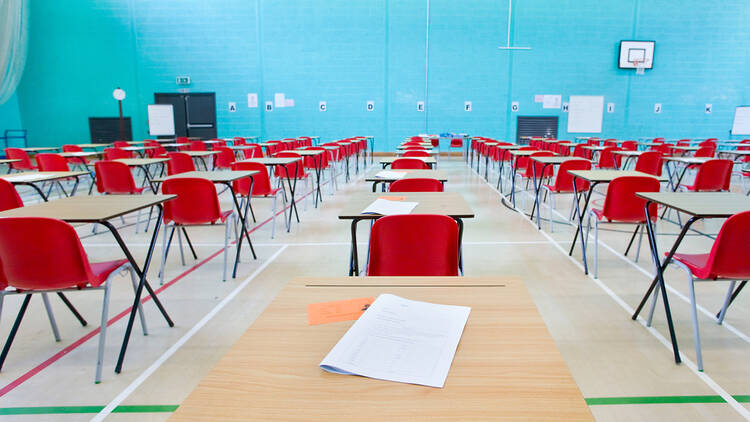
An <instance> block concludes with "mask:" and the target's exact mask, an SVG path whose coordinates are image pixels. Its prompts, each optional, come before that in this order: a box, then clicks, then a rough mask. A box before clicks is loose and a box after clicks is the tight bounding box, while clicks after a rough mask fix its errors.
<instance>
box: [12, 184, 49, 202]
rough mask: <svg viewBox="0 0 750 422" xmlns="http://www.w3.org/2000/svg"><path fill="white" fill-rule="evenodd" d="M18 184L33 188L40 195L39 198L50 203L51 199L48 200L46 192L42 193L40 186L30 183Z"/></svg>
mask: <svg viewBox="0 0 750 422" xmlns="http://www.w3.org/2000/svg"><path fill="white" fill-rule="evenodd" d="M17 184H19V185H26V186H31V187H32V188H34V190H35V191H36V192H37V193H38V194H39V196H41V197H42V199H43V200H44V202H48V201H49V198H47V195H45V194H44V192H43V191H42V189H41V188H40V187H39V186H37V185H35V184H34V183H30V182H17Z"/></svg>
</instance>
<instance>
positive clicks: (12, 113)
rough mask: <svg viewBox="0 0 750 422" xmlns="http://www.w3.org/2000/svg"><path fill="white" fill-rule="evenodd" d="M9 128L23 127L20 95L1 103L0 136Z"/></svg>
mask: <svg viewBox="0 0 750 422" xmlns="http://www.w3.org/2000/svg"><path fill="white" fill-rule="evenodd" d="M7 129H23V125H22V124H21V112H20V111H19V109H18V97H16V96H15V95H13V96H11V97H10V99H8V101H6V102H5V103H3V104H0V136H3V134H4V133H5V131H6V130H7Z"/></svg>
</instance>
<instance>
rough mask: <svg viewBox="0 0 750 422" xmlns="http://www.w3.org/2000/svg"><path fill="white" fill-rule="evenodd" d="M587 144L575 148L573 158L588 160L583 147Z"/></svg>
mask: <svg viewBox="0 0 750 422" xmlns="http://www.w3.org/2000/svg"><path fill="white" fill-rule="evenodd" d="M584 146H586V144H578V145H576V146H574V147H573V157H580V158H586V150H585V149H583V147H584Z"/></svg>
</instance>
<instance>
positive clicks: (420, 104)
mask: <svg viewBox="0 0 750 422" xmlns="http://www.w3.org/2000/svg"><path fill="white" fill-rule="evenodd" d="M417 111H424V101H417Z"/></svg>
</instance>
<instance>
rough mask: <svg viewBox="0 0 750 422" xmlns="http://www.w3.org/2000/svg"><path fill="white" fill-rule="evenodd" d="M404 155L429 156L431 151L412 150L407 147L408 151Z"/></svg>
mask: <svg viewBox="0 0 750 422" xmlns="http://www.w3.org/2000/svg"><path fill="white" fill-rule="evenodd" d="M401 156H402V157H429V156H430V153H429V152H427V151H426V150H410V149H407V150H406V152H404V153H403V154H401Z"/></svg>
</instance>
